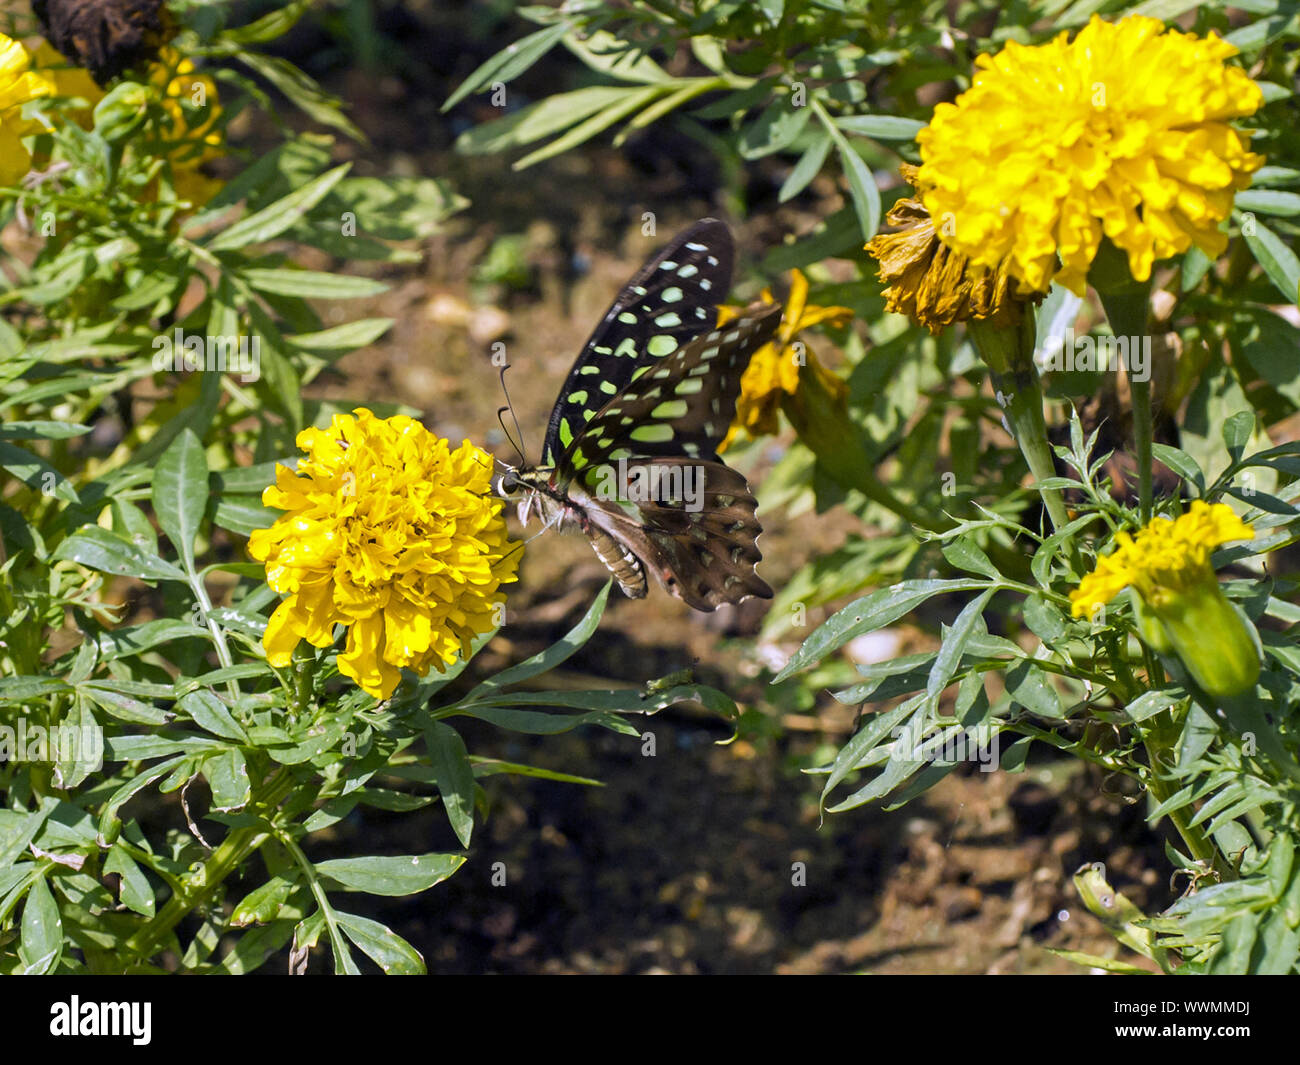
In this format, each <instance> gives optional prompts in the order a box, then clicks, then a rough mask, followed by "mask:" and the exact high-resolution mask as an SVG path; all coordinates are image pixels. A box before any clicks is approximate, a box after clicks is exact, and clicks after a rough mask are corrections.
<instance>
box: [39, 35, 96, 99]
mask: <svg viewBox="0 0 1300 1065" xmlns="http://www.w3.org/2000/svg"><path fill="white" fill-rule="evenodd" d="M32 66H33V67H35V68H36V69H37V70H39V71H40V72H41V73H42V74H43V75H45V77H46V78H48V79H49V80H50V82H52V83H53V85H54V93H55V95H56V96H79V97H81V98H82V99H83V100H85V101H87V102H88V103H89V104H90V106H91V107H94V106H95V104H97V103H99V101H100V100H102V99H103V98H104V90H103V89H101V88H100V87H99V86H98V85H96V84H95V79H94V78H92V77H91V76H90V71H88V70H86V69H85V68H84V67H78V66H73V64H72V63H71V61H70V60H68V59H67V58H65V57H64V56H62V55H60V54H59V52H57V51H55V48H54V45H52V44H50V42H49V41H46V40H42V41H41V42H40V43H38V44H37V45H36V48H35V50H34V51H33V52H32Z"/></svg>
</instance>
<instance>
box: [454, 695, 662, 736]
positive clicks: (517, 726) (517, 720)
mask: <svg viewBox="0 0 1300 1065" xmlns="http://www.w3.org/2000/svg"><path fill="white" fill-rule="evenodd" d="M633 694H635V693H633ZM454 713H456V714H463V715H465V716H466V717H476V718H479V719H480V720H482V721H488V722H491V723H492V724H493V725H496V726H497V727H498V728H503V729H509V730H510V731H511V732H524V733H528V734H529V735H533V736H554V735H556V734H558V733H561V732H568V731H570V730H571V729H575V728H579V727H580V726H582V725H599V726H600V727H601V728H607V729H609V730H610V731H611V732H619V733H622V734H623V735H625V736H639V735H641V732H640V730H639V729H636V728H634V727H633V726H632V725H630V724H628V723H627V722H626V721H625V720H623V718H621V717H619V715H618V714H617V713H616V712H614V711H612V710H591V711H589V712H588V713H585V714H547V713H543V712H541V711H538V710H515V709H513V708H511V707H507V706H479V705H475V704H470V705H468V706H465V705H457V706H456V707H455V708H454Z"/></svg>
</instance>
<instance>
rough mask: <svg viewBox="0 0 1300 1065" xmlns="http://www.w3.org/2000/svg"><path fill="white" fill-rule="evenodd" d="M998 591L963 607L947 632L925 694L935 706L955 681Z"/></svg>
mask: <svg viewBox="0 0 1300 1065" xmlns="http://www.w3.org/2000/svg"><path fill="white" fill-rule="evenodd" d="M995 591H997V589H996V588H988V589H986V590H985V591H984V592H983V594H981V595H980V596H978V597H977V598H975V599H972V600H971V601H970V602H969V603H967V604H966V605H965V607H963V608H962V612H961V613H960V614H958V615H957V620H956V621H954V622H953V624H952V628H951V629H949V630H948V634H947V636H946V637H945V638H944V641H943V644H942V646H940V648H939V653H938V655H936V656H935V659H934V664H933V665H932V666H931V667H930V676H929V678H928V679H927V680H926V682H925V694H926V695H927V696H928V697H929V698H930V700H931V701H932V703H937V702H938V699H939V696H940V695H942V694H943V690H944V689H945V688H946V687H948V685H949V684H950V683H951V682H952V678H953V674H954V673H956V672H957V667H958V666H959V665H961V656H962V652H963V651H965V650H966V644H967V643H968V642H969V641H970V638H971V634H972V633H974V631H975V629H976V627H977V626H978V625H979V624H980V622H981V620H982V619H983V616H984V608H985V607H986V606H988V602H989V600H990V599H992V598H993V593H994V592H995Z"/></svg>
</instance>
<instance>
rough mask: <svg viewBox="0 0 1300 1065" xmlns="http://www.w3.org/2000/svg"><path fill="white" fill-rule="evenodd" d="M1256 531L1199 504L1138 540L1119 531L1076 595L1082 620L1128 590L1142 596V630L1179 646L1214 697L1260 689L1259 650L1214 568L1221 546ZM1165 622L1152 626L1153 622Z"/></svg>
mask: <svg viewBox="0 0 1300 1065" xmlns="http://www.w3.org/2000/svg"><path fill="white" fill-rule="evenodd" d="M1254 536H1255V530H1254V529H1253V528H1252V527H1251V526H1249V525H1247V524H1246V523H1245V522H1244V521H1242V520H1241V518H1239V517H1238V516H1237V515H1236V514H1235V513H1234V512H1233V510H1232V508H1231V507H1229V506H1228V505H1227V504H1225V503H1214V504H1209V503H1206V502H1205V501H1204V500H1202V499H1197V500H1193V501H1192V505H1191V507H1190V508H1189V510H1188V511H1187V513H1186V514H1183V515H1181V516H1180V517H1178V518H1177V519H1175V520H1172V521H1171V520H1170V519H1169V518H1163V517H1160V518H1155V519H1154V520H1152V521H1151V522H1150V523H1149V524H1148V525H1147V526H1146V527H1145V528H1143V529H1141V530H1139V532H1138V534H1137V536H1136V537H1134V536H1130V535H1129V534H1128V533H1126V532H1119V533H1116V534H1115V541H1116V543H1117V544H1118V546H1117V547H1116V548H1115V550H1114V551H1112V552H1111V553H1110V554H1109V555H1104V556H1102V557H1101V558H1098V559H1097V566H1096V568H1095V569H1094V570H1093V572H1092V573H1089V574H1088V575H1087V576H1085V577H1084V578H1083V580H1081V581H1080V582H1079V587H1078V588H1076V589H1075V590H1074V591H1073V592H1071V593H1070V608H1071V611H1072V612H1073V614H1074V616H1075V617H1087V616H1091V615H1093V613H1094V611H1096V610H1097V608H1098V607H1100V606H1103V605H1104V604H1106V603H1109V602H1110V601H1111V600H1112V599H1114V598H1115V596H1117V595H1118V594H1119V593H1120V592H1122V591H1123V590H1124V589H1125V588H1129V587H1131V588H1132V589H1133V590H1134V591H1135V592H1136V593H1137V595H1138V597H1139V599H1140V601H1141V602H1140V606H1141V607H1142V608H1144V609H1143V610H1141V611H1140V612H1139V621H1140V622H1141V623H1142V625H1143V634H1144V636H1147V637H1148V642H1150V643H1151V644H1152V645H1153V646H1155V647H1156V648H1157V649H1160V650H1164V649H1166V648H1168V647H1172V649H1173V650H1175V651H1177V653H1178V657H1179V658H1181V659H1182V661H1183V664H1184V665H1185V666H1186V667H1187V669H1188V672H1189V673H1191V674H1192V676H1193V677H1194V678H1195V680H1196V682H1197V683H1198V684H1199V685H1200V686H1201V687H1202V688H1203V689H1204V690H1205V691H1207V692H1209V693H1210V694H1211V695H1224V696H1227V695H1236V694H1240V693H1241V692H1243V691H1245V690H1247V689H1249V688H1251V687H1253V686H1254V684H1255V681H1256V680H1257V679H1258V677H1259V654H1258V652H1257V651H1256V649H1255V641H1254V639H1253V638H1252V636H1251V634H1250V633H1249V632H1248V631H1247V629H1246V623H1245V622H1244V621H1243V620H1242V618H1241V616H1240V615H1239V614H1238V613H1237V612H1236V610H1234V609H1233V607H1232V604H1230V603H1229V602H1228V601H1227V599H1226V598H1224V595H1223V592H1222V590H1221V589H1220V588H1219V581H1218V578H1217V577H1215V575H1214V569H1213V568H1212V567H1211V565H1210V554H1211V553H1212V552H1213V551H1214V549H1215V548H1216V547H1219V546H1221V545H1222V544H1226V543H1231V542H1233V541H1236V540H1251V539H1254ZM1157 625H1158V626H1160V628H1159V629H1158V630H1153V626H1157Z"/></svg>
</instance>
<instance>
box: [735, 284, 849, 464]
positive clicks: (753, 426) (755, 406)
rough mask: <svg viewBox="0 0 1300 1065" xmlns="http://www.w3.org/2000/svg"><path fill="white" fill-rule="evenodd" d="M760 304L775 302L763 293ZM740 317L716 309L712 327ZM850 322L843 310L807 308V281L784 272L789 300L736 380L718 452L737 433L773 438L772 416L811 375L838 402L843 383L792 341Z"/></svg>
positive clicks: (774, 418) (739, 311) (775, 422)
mask: <svg viewBox="0 0 1300 1065" xmlns="http://www.w3.org/2000/svg"><path fill="white" fill-rule="evenodd" d="M763 300H764V301H766V302H767V303H774V302H776V301H775V300H774V299H773V297H772V291H771V289H766V288H765V289H764V290H763ZM742 313H743V309H742V308H738V307H719V308H718V324H719V325H722V324H724V323H725V322H729V321H731V320H732V319H734V318H738V317H739V316H740V315H741V314H742ZM852 317H853V311H852V310H851V309H850V308H848V307H819V306H817V305H816V304H810V303H809V302H808V279H807V278H806V277H804V275H803V274H802V273H801V272H800V271H798V270H792V271H791V272H790V295H789V298H788V299H787V300H786V303H785V310H784V311H783V312H782V314H781V324H780V325H779V326H778V327H777V331H776V336H775V338H774V339H773V340H771V341H769V342H768V343H766V344H764V345H763V346H762V347H761V348H759V349H758V350H757V351H756V352H754V354H753V356H751V358H750V360H749V365H748V366H747V367H746V368H745V372H744V374H743V375H742V376H741V378H740V395H739V396H738V397H737V399H736V417H735V420H734V421H733V422H732V424H731V429H730V430H729V431H728V433H727V438H726V439H725V440H724V441H723V442H722V446H721V447H719V448H718V450H719V451H724V450H726V448H727V447H728V445H730V444H731V442H732V441H733V440H734V439H735V438H736V435H737V434H738V433H739V432H740V431H741V430H742V429H743V430H744V431H745V432H746V433H748V434H749V435H750V436H754V437H757V436H768V435H771V434H772V433H775V432H777V430H778V428H779V423H778V420H777V412H778V411H779V410H780V409H781V404H782V401H783V400H784V399H785V398H786V397H793V396H795V395H797V394H798V392H799V390H800V387H801V385H806V384H807V381H808V378H807V377H805V376H804V375H805V374H807V375H811V376H812V377H814V378H815V379H816V382H817V383H818V384H820V385H821V386H822V387H823V388H824V389H825V390H826V391H828V392H829V393H830V394H831V395H832V396H834V397H838V398H842V397H843V396H844V394H845V392H846V391H847V386H846V385H845V384H844V382H843V381H842V380H841V379H840V378H839V377H836V376H835V375H834V374H833V373H831V372H830V371H829V370H827V369H826V368H825V367H824V366H822V365H821V363H819V362H818V361H817V359H816V357H815V356H814V355H813V353H812V352H811V351H810V350H809V349H808V345H807V344H805V343H803V342H802V341H800V340H799V339H798V336H799V334H800V333H802V332H803V331H804V330H805V329H812V328H813V327H815V326H818V325H823V324H829V325H833V326H841V325H845V324H846V323H847V322H848V321H849V320H850V319H851V318H852Z"/></svg>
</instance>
